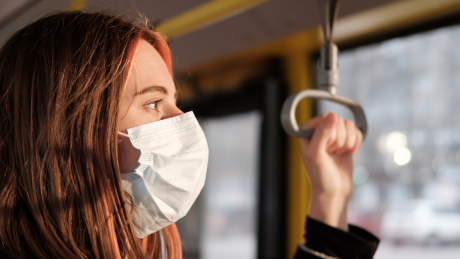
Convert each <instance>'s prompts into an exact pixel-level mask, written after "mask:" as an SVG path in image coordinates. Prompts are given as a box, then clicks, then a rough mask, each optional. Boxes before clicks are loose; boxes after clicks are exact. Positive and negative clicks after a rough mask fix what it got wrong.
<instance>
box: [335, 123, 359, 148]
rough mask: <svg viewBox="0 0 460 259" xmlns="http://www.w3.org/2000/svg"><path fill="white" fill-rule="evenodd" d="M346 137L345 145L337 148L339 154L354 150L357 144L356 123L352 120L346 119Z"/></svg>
mask: <svg viewBox="0 0 460 259" xmlns="http://www.w3.org/2000/svg"><path fill="white" fill-rule="evenodd" d="M345 130H346V134H347V135H346V139H345V144H344V146H343V147H342V148H341V149H340V150H337V151H336V152H337V154H343V153H345V152H352V151H353V149H354V148H355V146H356V135H357V134H358V133H357V132H356V127H355V123H354V122H353V121H351V120H347V121H345Z"/></svg>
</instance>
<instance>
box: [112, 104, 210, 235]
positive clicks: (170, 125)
mask: <svg viewBox="0 0 460 259" xmlns="http://www.w3.org/2000/svg"><path fill="white" fill-rule="evenodd" d="M119 134H120V135H123V136H126V137H129V139H130V141H131V143H132V144H133V146H134V147H135V148H137V149H139V150H140V151H141V155H140V157H139V164H140V165H139V166H138V167H137V168H136V169H135V171H134V172H132V173H125V174H121V182H122V185H123V189H124V190H125V191H126V192H127V193H128V194H129V195H131V197H132V198H133V204H131V205H132V206H134V208H135V211H136V212H135V213H133V216H132V221H133V224H134V228H135V230H136V234H137V236H138V237H139V238H143V237H145V236H147V235H150V234H152V233H154V232H156V231H158V230H160V229H162V228H164V227H166V226H168V225H170V224H172V223H174V222H176V221H177V220H179V219H180V218H182V217H183V216H185V214H187V212H188V211H189V209H190V207H191V206H192V204H193V202H194V201H195V200H196V198H197V197H198V194H199V193H200V191H201V189H202V188H203V185H204V181H205V177H206V170H207V166H208V157H209V150H208V144H207V142H206V138H205V135H204V133H203V130H202V129H201V127H200V125H199V123H198V121H197V119H196V117H195V115H194V114H193V112H188V113H184V114H181V115H179V116H176V117H172V118H169V119H165V120H161V121H156V122H152V123H148V124H144V125H141V126H137V127H134V128H130V129H128V134H124V133H121V132H119Z"/></svg>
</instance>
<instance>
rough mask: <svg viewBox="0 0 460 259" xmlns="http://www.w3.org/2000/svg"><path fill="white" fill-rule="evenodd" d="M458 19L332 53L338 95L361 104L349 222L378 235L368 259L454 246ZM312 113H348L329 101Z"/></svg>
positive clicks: (440, 252) (458, 235)
mask: <svg viewBox="0 0 460 259" xmlns="http://www.w3.org/2000/svg"><path fill="white" fill-rule="evenodd" d="M458 42H460V26H452V27H445V28H441V29H437V30H433V31H429V32H425V33H420V34H416V35H411V36H408V37H403V38H396V39H392V40H388V41H384V42H381V43H379V44H374V45H371V46H364V47H360V48H356V49H353V50H347V51H343V52H342V53H341V54H339V67H340V84H339V87H338V93H339V94H342V95H345V96H348V97H351V98H353V99H355V100H356V101H358V102H359V103H360V104H361V105H362V106H363V108H364V110H365V112H366V115H367V119H368V123H369V133H368V137H367V139H366V140H365V142H364V143H363V146H362V148H361V150H360V151H359V153H358V154H357V155H356V156H355V158H354V165H355V169H354V175H353V181H354V185H355V191H354V194H353V197H352V200H351V203H350V207H349V220H350V221H351V222H352V223H355V224H357V225H360V226H363V227H365V228H367V229H369V230H370V231H372V232H374V233H375V234H377V235H379V236H380V237H381V238H382V244H381V246H380V247H379V249H378V251H377V254H376V257H375V258H377V259H384V258H393V259H397V258H418V259H423V258H437V259H444V258H446V259H447V258H457V257H458V256H459V254H460V50H459V49H458ZM319 108H320V111H321V112H327V111H331V110H332V111H335V112H337V113H338V114H339V115H342V116H344V117H346V118H351V113H350V112H348V111H347V110H345V109H343V108H342V107H340V106H338V105H335V104H331V103H329V102H321V103H320V104H319Z"/></svg>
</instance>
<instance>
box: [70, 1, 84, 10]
mask: <svg viewBox="0 0 460 259" xmlns="http://www.w3.org/2000/svg"><path fill="white" fill-rule="evenodd" d="M87 3H88V0H72V2H70V5H69V8H68V9H67V10H69V11H77V10H81V9H83V8H85V6H86V4H87Z"/></svg>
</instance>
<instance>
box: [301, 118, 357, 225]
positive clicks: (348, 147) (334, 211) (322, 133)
mask: <svg viewBox="0 0 460 259" xmlns="http://www.w3.org/2000/svg"><path fill="white" fill-rule="evenodd" d="M301 128H302V129H315V133H314V134H313V137H312V138H311V140H309V139H301V140H300V144H301V147H302V160H303V162H304V165H305V168H306V169H307V172H308V175H309V176H310V180H311V188H312V193H311V194H312V198H311V207H310V214H309V216H310V217H311V218H313V219H316V220H319V221H321V222H324V223H325V224H328V225H330V226H333V227H336V228H340V229H342V230H344V231H348V224H347V205H348V201H349V199H350V197H351V194H352V192H353V179H352V176H353V161H352V155H353V154H354V153H355V152H356V151H357V150H358V149H359V147H360V145H361V142H362V139H363V136H362V134H361V132H360V131H359V129H358V128H356V126H355V124H354V122H353V121H349V120H347V121H344V120H343V119H342V118H341V117H339V116H337V115H335V114H334V113H329V114H327V115H326V114H324V115H321V116H318V117H315V118H313V119H312V120H310V121H308V122H307V123H305V124H304V125H302V127H301Z"/></svg>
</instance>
